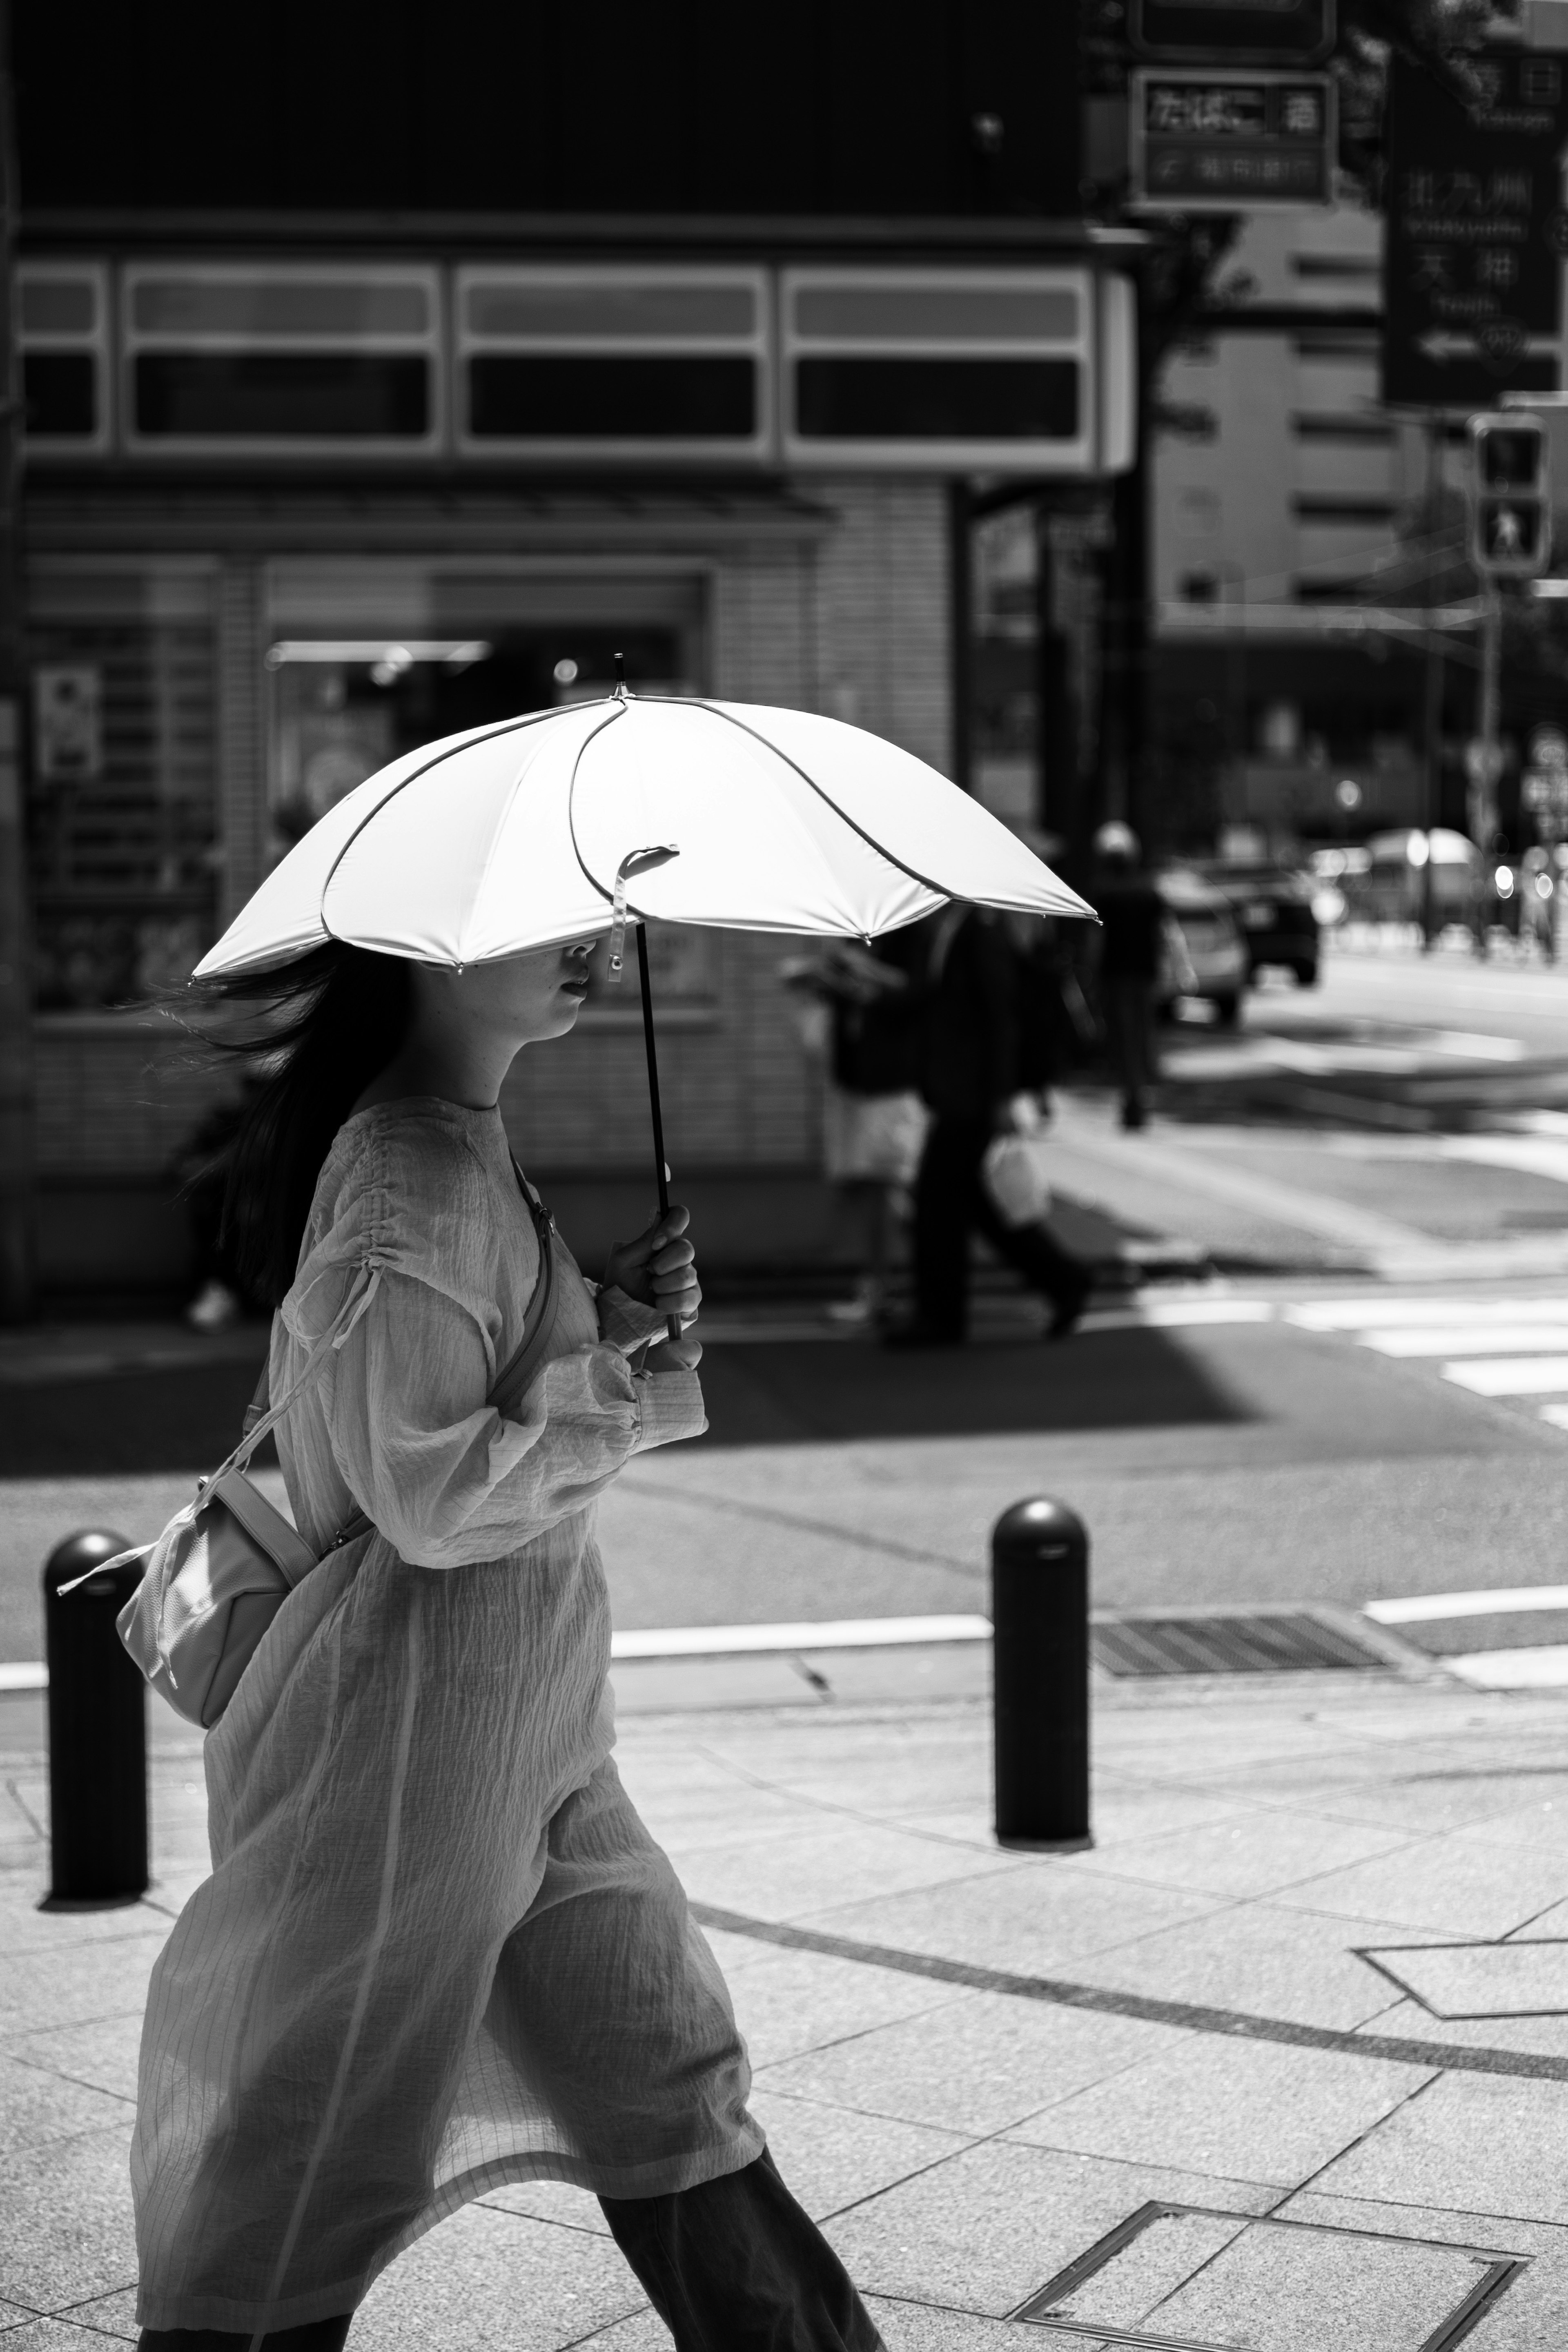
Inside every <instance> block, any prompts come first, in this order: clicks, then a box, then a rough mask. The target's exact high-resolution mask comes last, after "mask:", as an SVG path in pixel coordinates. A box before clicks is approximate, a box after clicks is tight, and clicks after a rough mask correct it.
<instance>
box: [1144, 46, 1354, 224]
mask: <svg viewBox="0 0 1568 2352" xmlns="http://www.w3.org/2000/svg"><path fill="white" fill-rule="evenodd" d="M1132 164H1133V201H1134V204H1140V205H1146V206H1150V207H1156V208H1159V209H1163V210H1169V211H1173V212H1234V211H1236V210H1237V209H1238V207H1239V206H1245V207H1246V209H1247V210H1248V211H1249V212H1253V211H1257V210H1260V209H1263V208H1267V207H1269V206H1271V205H1326V204H1328V203H1329V202H1330V201H1331V200H1332V197H1333V83H1332V82H1331V81H1330V79H1329V78H1328V76H1327V75H1326V74H1275V73H1253V74H1248V73H1220V72H1209V73H1205V72H1199V71H1197V69H1196V68H1195V69H1194V70H1192V71H1190V72H1188V71H1184V70H1182V69H1180V68H1160V69H1159V70H1157V71H1156V70H1155V69H1153V68H1151V69H1150V70H1149V71H1148V72H1146V73H1138V74H1134V77H1133V153H1132Z"/></svg>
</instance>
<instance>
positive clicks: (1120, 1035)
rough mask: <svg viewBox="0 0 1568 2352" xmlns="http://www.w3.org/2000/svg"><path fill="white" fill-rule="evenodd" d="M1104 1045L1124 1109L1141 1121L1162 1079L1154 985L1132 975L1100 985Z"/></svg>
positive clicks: (1110, 977) (1109, 978)
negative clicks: (1147, 1097) (1150, 1094)
mask: <svg viewBox="0 0 1568 2352" xmlns="http://www.w3.org/2000/svg"><path fill="white" fill-rule="evenodd" d="M1100 993H1101V1009H1102V1010H1103V1013H1104V1015H1105V1043H1106V1045H1107V1046H1108V1047H1109V1049H1110V1055H1111V1069H1112V1074H1113V1076H1114V1078H1115V1081H1116V1084H1117V1086H1118V1087H1119V1088H1120V1089H1121V1095H1122V1108H1123V1111H1124V1113H1130V1114H1131V1115H1132V1117H1133V1118H1142V1116H1143V1113H1144V1109H1145V1102H1144V1097H1145V1094H1146V1092H1147V1091H1148V1088H1149V1087H1151V1086H1153V1085H1154V1084H1155V1081H1156V1079H1157V1078H1158V1076H1159V1071H1158V1069H1157V1067H1156V1066H1155V983H1154V982H1153V981H1152V980H1140V979H1139V978H1138V977H1137V976H1136V974H1134V973H1131V972H1120V971H1119V972H1112V973H1108V974H1107V975H1106V977H1105V978H1104V980H1103V982H1101V991H1100Z"/></svg>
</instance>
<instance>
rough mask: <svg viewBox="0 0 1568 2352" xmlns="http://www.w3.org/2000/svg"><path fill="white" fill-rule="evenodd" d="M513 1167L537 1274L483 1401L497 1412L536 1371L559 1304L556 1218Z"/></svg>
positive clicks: (505, 1410) (513, 1399) (509, 1407)
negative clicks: (535, 1248) (517, 1331)
mask: <svg viewBox="0 0 1568 2352" xmlns="http://www.w3.org/2000/svg"><path fill="white" fill-rule="evenodd" d="M512 1165H513V1167H514V1168H517V1160H516V1159H514V1160H513V1161H512ZM517 1183H518V1186H519V1188H520V1190H521V1192H522V1195H523V1198H524V1200H525V1201H526V1202H528V1210H529V1213H530V1214H531V1216H532V1218H533V1221H534V1234H535V1236H536V1238H537V1239H538V1245H539V1271H538V1280H537V1281H536V1282H535V1284H534V1295H533V1297H531V1298H530V1299H529V1301H528V1313H527V1314H526V1315H525V1316H524V1318H523V1330H522V1337H521V1338H520V1339H519V1340H518V1341H517V1346H516V1348H515V1349H513V1351H512V1353H511V1355H510V1356H509V1357H508V1358H507V1361H506V1362H505V1363H504V1364H503V1365H502V1367H501V1369H500V1370H499V1371H498V1372H497V1375H496V1378H495V1381H494V1382H493V1383H492V1385H491V1389H490V1393H489V1396H488V1398H487V1399H486V1402H487V1403H489V1404H492V1405H494V1407H495V1409H496V1411H497V1412H499V1413H508V1412H511V1410H512V1407H513V1406H514V1405H515V1404H516V1403H517V1401H518V1399H519V1398H520V1397H521V1396H522V1395H523V1393H524V1391H525V1390H526V1389H527V1388H528V1383H529V1382H530V1381H531V1380H532V1379H533V1377H534V1374H535V1373H536V1372H537V1371H538V1368H539V1365H540V1364H541V1362H542V1361H543V1360H544V1353H545V1349H547V1348H548V1347H549V1343H550V1339H551V1338H552V1337H553V1335H554V1331H555V1318H556V1307H557V1306H558V1304H559V1302H558V1300H557V1297H556V1282H555V1241H554V1235H555V1219H554V1218H553V1217H552V1216H551V1214H550V1213H549V1210H548V1209H547V1208H546V1207H545V1204H544V1202H542V1201H541V1200H540V1199H539V1197H538V1193H537V1192H535V1191H534V1189H533V1186H532V1185H531V1184H530V1183H529V1182H528V1178H527V1177H526V1176H525V1175H524V1174H523V1171H522V1170H521V1169H520V1168H517Z"/></svg>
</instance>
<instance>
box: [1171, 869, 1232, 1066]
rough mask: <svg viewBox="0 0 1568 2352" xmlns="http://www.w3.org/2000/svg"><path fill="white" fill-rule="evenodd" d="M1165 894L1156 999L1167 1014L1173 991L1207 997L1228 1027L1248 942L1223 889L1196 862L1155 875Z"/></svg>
mask: <svg viewBox="0 0 1568 2352" xmlns="http://www.w3.org/2000/svg"><path fill="white" fill-rule="evenodd" d="M1154 878H1155V888H1156V889H1157V890H1158V891H1159V894H1160V897H1161V898H1163V899H1164V900H1165V904H1166V917H1167V920H1166V939H1165V949H1164V952H1163V954H1162V956H1161V960H1160V976H1159V979H1158V981H1157V982H1156V983H1155V1004H1156V1007H1157V1009H1158V1010H1159V1012H1160V1013H1161V1014H1162V1015H1165V1016H1168V1015H1169V1014H1170V1013H1171V1012H1172V1011H1173V1009H1174V1007H1175V1005H1176V999H1177V997H1179V996H1199V997H1206V998H1207V1001H1208V1002H1209V1003H1210V1004H1212V1005H1213V1007H1214V1009H1215V1013H1216V1016H1217V1017H1218V1021H1219V1023H1220V1025H1221V1026H1222V1027H1224V1028H1227V1029H1228V1028H1233V1027H1234V1026H1235V1024H1236V1020H1237V1017H1238V1015H1239V1013H1240V1010H1241V992H1242V990H1243V989H1244V988H1245V987H1246V985H1247V974H1248V958H1247V942H1246V940H1244V939H1243V938H1242V936H1241V926H1240V924H1239V922H1238V921H1237V919H1236V915H1235V911H1234V909H1233V908H1232V907H1231V904H1230V901H1229V899H1228V898H1227V896H1226V894H1225V892H1224V891H1223V890H1219V889H1217V888H1216V887H1215V886H1214V884H1213V883H1212V882H1210V881H1208V880H1207V879H1206V877H1204V876H1203V875H1202V874H1200V873H1198V871H1197V868H1196V867H1195V866H1166V868H1165V870H1164V871H1163V872H1161V873H1158V874H1156V875H1155V877H1154Z"/></svg>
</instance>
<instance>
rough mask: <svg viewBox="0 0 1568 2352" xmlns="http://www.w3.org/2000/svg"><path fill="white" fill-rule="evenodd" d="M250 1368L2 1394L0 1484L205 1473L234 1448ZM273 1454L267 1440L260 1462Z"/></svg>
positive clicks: (208, 1367) (129, 1375) (122, 1377)
mask: <svg viewBox="0 0 1568 2352" xmlns="http://www.w3.org/2000/svg"><path fill="white" fill-rule="evenodd" d="M260 1355H261V1351H260V1349H259V1347H258V1348H257V1350H256V1362H255V1363H249V1364H247V1363H227V1362H221V1361H220V1362H213V1363H204V1364H192V1365H183V1366H181V1367H180V1368H179V1369H178V1370H168V1371H135V1372H120V1373H113V1374H109V1375H106V1376H104V1377H101V1378H99V1379H95V1380H82V1381H40V1382H39V1383H38V1384H37V1386H36V1387H32V1388H25V1387H23V1386H21V1385H20V1384H17V1385H16V1386H9V1385H8V1386H7V1387H6V1388H5V1391H3V1392H0V1478H71V1477H89V1476H94V1475H102V1474H104V1473H105V1472H109V1471H118V1470H124V1471H147V1470H203V1469H210V1468H213V1467H214V1466H215V1465H216V1464H218V1463H219V1462H221V1461H222V1460H223V1458H224V1456H225V1454H227V1453H229V1452H230V1451H231V1449H232V1448H233V1447H234V1446H235V1445H236V1444H238V1443H239V1433H240V1423H241V1421H242V1419H243V1418H244V1414H245V1409H246V1405H247V1404H248V1403H249V1402H250V1400H251V1392H252V1391H253V1390H254V1389H255V1387H256V1372H257V1370H258V1369H259V1366H260ZM276 1458H277V1457H276V1455H275V1454H273V1451H272V1442H271V1440H270V1438H269V1439H267V1441H266V1442H265V1444H264V1446H263V1449H262V1451H261V1453H260V1454H258V1455H257V1459H258V1460H259V1461H272V1460H275V1459H276Z"/></svg>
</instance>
